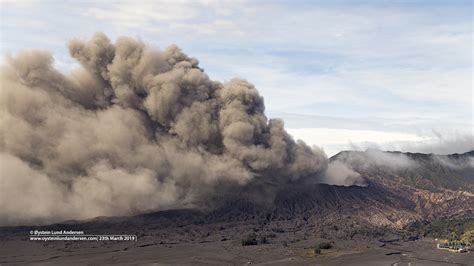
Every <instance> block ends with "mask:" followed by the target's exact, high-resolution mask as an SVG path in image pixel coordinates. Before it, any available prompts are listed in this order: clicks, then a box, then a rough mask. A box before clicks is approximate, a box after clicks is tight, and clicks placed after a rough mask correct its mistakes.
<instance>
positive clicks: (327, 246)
mask: <svg viewBox="0 0 474 266" xmlns="http://www.w3.org/2000/svg"><path fill="white" fill-rule="evenodd" d="M330 248H332V244H331V243H329V242H321V243H319V244H318V248H317V249H330Z"/></svg>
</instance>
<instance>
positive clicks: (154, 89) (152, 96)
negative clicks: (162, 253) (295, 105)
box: [0, 34, 328, 225]
mask: <svg viewBox="0 0 474 266" xmlns="http://www.w3.org/2000/svg"><path fill="white" fill-rule="evenodd" d="M69 52H70V54H71V56H72V57H74V58H75V59H76V60H77V61H78V62H79V63H80V64H81V65H82V68H80V69H78V70H76V71H74V72H72V73H70V74H68V75H64V74H62V73H60V72H59V71H58V70H56V69H54V68H53V66H52V63H53V59H52V56H51V55H50V54H49V53H46V52H41V51H29V52H22V53H20V54H17V55H16V56H14V57H8V58H7V60H6V64H5V65H4V66H2V71H1V82H2V90H1V96H0V101H1V106H2V112H1V123H0V124H1V130H0V134H1V142H0V143H1V144H0V147H1V155H0V156H1V157H0V161H1V163H2V165H1V170H2V172H1V193H0V224H3V225H5V224H27V223H43V222H51V221H60V220H63V219H83V218H89V217H95V216H100V215H128V214H134V213H140V212H146V211H152V210H160V209H166V208H179V207H186V206H193V205H195V204H196V202H197V200H201V199H202V198H203V197H204V196H205V195H209V194H212V193H213V192H214V191H215V187H216V186H219V185H220V184H236V185H243V184H248V183H249V182H252V181H254V180H261V179H269V180H270V181H275V182H277V183H285V182H289V181H292V180H296V179H301V178H307V177H312V176H315V175H317V174H319V173H321V172H322V171H324V170H325V169H326V167H327V164H328V159H327V157H326V155H325V154H324V152H322V151H321V150H319V149H317V148H315V147H313V148H311V147H309V146H307V145H306V144H305V143H303V142H295V141H294V140H293V139H292V138H291V137H290V136H289V135H288V134H287V132H286V131H285V129H284V127H283V122H282V121H281V120H276V119H275V120H273V119H272V120H268V119H267V117H266V116H265V115H264V109H265V108H264V103H263V98H262V97H261V96H260V95H259V94H258V92H257V90H256V89H255V87H254V86H253V85H252V84H250V83H248V82H247V81H245V80H232V81H230V82H228V83H226V84H221V83H219V82H216V81H212V80H210V79H209V77H208V76H207V75H206V74H205V73H204V72H203V71H202V69H200V68H199V67H198V61H197V60H196V59H194V58H190V57H188V56H187V55H186V54H184V53H183V52H182V51H181V50H180V49H179V48H178V47H176V46H171V47H168V48H167V49H166V50H164V51H161V50H158V49H155V48H151V47H149V46H146V45H145V44H144V43H142V42H141V41H137V40H134V39H130V38H120V39H118V40H117V41H116V42H115V43H111V42H110V41H109V39H108V38H107V37H106V36H105V35H104V34H96V35H95V36H94V37H93V38H92V39H91V40H89V41H86V42H84V41H81V40H73V41H71V42H70V44H69Z"/></svg>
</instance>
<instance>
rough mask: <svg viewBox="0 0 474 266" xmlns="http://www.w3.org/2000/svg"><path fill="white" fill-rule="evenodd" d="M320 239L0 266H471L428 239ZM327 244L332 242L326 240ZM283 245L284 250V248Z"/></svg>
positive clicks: (79, 249) (24, 246)
mask: <svg viewBox="0 0 474 266" xmlns="http://www.w3.org/2000/svg"><path fill="white" fill-rule="evenodd" d="M320 241H322V240H321V239H306V240H296V241H295V240H294V239H293V240H291V239H289V238H287V237H285V236H284V235H277V236H276V237H273V238H271V239H269V242H270V243H269V244H260V245H256V246H242V245H241V242H240V240H237V239H235V240H224V241H221V240H219V241H202V243H199V242H193V243H183V242H176V243H171V242H168V243H165V242H164V241H152V239H150V238H142V239H139V240H138V241H137V242H109V241H103V242H64V241H49V242H37V241H30V240H28V239H27V238H26V237H23V238H21V237H9V238H4V239H2V240H1V241H0V263H1V265H10V264H12V265H14V264H21V265H23V264H35V265H38V264H39V265H84V264H89V265H102V264H122V265H138V264H139V265H248V264H255V265H474V253H473V252H471V253H464V254H458V253H452V252H449V251H444V250H438V249H436V248H435V246H436V244H435V242H434V241H433V240H432V239H422V240H418V241H411V242H401V241H399V242H395V243H390V244H386V245H385V246H383V245H382V244H381V243H379V242H374V241H372V242H371V241H353V240H352V241H345V240H333V241H334V248H332V249H329V250H323V251H322V253H321V254H315V253H314V246H315V245H316V243H318V242H320ZM329 241H330V240H329ZM285 243H286V244H285Z"/></svg>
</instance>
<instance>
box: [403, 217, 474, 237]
mask: <svg viewBox="0 0 474 266" xmlns="http://www.w3.org/2000/svg"><path fill="white" fill-rule="evenodd" d="M407 230H408V231H409V232H411V233H412V234H417V235H422V236H430V237H434V238H443V239H450V238H451V239H453V238H456V239H459V236H463V235H464V233H466V232H469V231H474V219H473V218H461V219H438V220H435V221H431V222H430V221H417V222H414V223H412V224H410V225H409V226H408V227H407ZM454 236H455V237H454ZM468 236H469V234H467V235H466V238H467V237H468ZM461 238H462V237H461Z"/></svg>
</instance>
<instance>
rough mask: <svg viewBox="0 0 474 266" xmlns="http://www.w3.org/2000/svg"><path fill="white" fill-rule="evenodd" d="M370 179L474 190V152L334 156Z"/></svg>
mask: <svg viewBox="0 0 474 266" xmlns="http://www.w3.org/2000/svg"><path fill="white" fill-rule="evenodd" d="M331 161H340V162H343V163H345V164H346V165H348V166H350V167H351V168H352V169H354V170H355V171H357V172H358V173H360V174H362V175H364V176H367V177H368V178H371V177H373V176H380V177H381V178H383V179H389V180H397V181H399V182H401V183H403V184H406V185H408V186H411V187H415V188H420V189H426V190H430V191H437V192H439V191H443V190H444V189H449V190H455V191H468V192H471V193H474V151H470V152H466V153H463V154H452V155H437V154H423V153H401V152H381V151H377V150H368V151H365V152H360V151H343V152H340V153H338V154H337V155H335V156H333V157H332V158H331Z"/></svg>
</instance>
